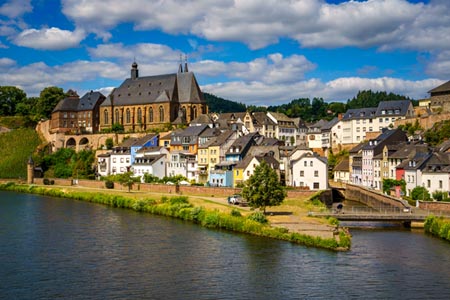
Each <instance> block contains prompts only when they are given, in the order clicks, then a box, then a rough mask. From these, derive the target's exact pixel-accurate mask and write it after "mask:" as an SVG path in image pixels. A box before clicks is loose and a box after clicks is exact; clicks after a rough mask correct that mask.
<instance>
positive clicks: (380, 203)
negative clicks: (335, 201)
mask: <svg viewBox="0 0 450 300" xmlns="http://www.w3.org/2000/svg"><path fill="white" fill-rule="evenodd" d="M344 195H345V199H348V200H353V201H358V202H361V203H363V204H365V205H367V206H369V207H372V208H374V209H380V208H382V209H389V208H398V209H404V208H409V207H410V205H409V204H408V202H407V201H406V200H403V199H398V198H396V197H392V196H388V195H384V194H382V193H380V192H378V191H374V190H370V189H367V188H364V187H361V186H358V185H353V184H347V185H346V187H345V192H344Z"/></svg>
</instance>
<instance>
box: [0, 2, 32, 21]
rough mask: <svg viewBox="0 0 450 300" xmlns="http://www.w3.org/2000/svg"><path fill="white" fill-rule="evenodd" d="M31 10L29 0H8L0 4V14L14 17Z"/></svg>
mask: <svg viewBox="0 0 450 300" xmlns="http://www.w3.org/2000/svg"><path fill="white" fill-rule="evenodd" d="M32 10H33V7H32V6H31V0H10V1H8V2H6V3H4V4H3V5H2V6H0V15H3V16H7V17H9V18H11V19H14V18H17V17H20V16H22V15H24V14H25V13H29V12H31V11H32Z"/></svg>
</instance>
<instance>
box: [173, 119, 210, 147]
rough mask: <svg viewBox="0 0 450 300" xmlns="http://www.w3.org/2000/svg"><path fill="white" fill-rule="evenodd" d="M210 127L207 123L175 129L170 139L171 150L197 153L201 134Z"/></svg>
mask: <svg viewBox="0 0 450 300" xmlns="http://www.w3.org/2000/svg"><path fill="white" fill-rule="evenodd" d="M208 128H209V127H208V126H207V125H201V126H189V127H187V128H186V129H184V130H180V131H173V132H172V133H171V139H170V151H189V152H190V153H192V154H196V153H197V150H198V145H199V136H200V135H201V133H202V132H203V131H205V130H206V129H208Z"/></svg>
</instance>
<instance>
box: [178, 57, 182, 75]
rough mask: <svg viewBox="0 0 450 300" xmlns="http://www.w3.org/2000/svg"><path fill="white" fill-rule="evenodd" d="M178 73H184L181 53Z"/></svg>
mask: <svg viewBox="0 0 450 300" xmlns="http://www.w3.org/2000/svg"><path fill="white" fill-rule="evenodd" d="M178 73H183V55H182V54H181V53H180V65H179V66H178Z"/></svg>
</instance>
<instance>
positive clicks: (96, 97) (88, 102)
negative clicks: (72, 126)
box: [78, 91, 105, 111]
mask: <svg viewBox="0 0 450 300" xmlns="http://www.w3.org/2000/svg"><path fill="white" fill-rule="evenodd" d="M103 100H105V96H104V95H103V94H102V93H100V92H94V91H90V92H88V93H86V94H84V95H83V97H81V98H80V102H79V103H78V111H83V110H93V109H94V108H95V106H96V105H97V104H101V102H103ZM99 102H100V103H99Z"/></svg>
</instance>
